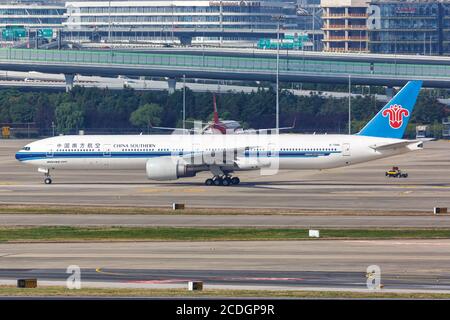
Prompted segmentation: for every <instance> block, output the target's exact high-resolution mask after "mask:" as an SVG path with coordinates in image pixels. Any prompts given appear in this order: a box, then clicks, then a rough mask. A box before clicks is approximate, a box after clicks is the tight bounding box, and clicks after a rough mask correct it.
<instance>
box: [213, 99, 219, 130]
mask: <svg viewBox="0 0 450 320" xmlns="http://www.w3.org/2000/svg"><path fill="white" fill-rule="evenodd" d="M213 105H214V123H215V124H218V123H219V113H218V112H217V101H216V95H215V94H214V95H213Z"/></svg>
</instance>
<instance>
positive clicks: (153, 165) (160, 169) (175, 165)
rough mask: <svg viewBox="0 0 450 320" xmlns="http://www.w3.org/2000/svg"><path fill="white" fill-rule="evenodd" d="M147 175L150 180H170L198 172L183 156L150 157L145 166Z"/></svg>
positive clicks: (192, 175) (191, 175)
mask: <svg viewBox="0 0 450 320" xmlns="http://www.w3.org/2000/svg"><path fill="white" fill-rule="evenodd" d="M145 169H146V171H147V177H148V178H149V179H150V180H156V181H168V180H176V179H179V178H184V177H194V176H195V174H196V172H195V171H194V170H192V168H189V167H188V166H187V165H186V162H185V161H184V160H183V159H181V158H166V157H164V158H163V157H161V158H154V159H149V160H148V161H147V164H146V166H145Z"/></svg>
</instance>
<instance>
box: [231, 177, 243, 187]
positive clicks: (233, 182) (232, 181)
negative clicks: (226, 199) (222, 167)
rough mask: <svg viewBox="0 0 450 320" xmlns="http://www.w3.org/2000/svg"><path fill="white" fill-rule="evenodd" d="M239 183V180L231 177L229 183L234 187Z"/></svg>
mask: <svg viewBox="0 0 450 320" xmlns="http://www.w3.org/2000/svg"><path fill="white" fill-rule="evenodd" d="M239 182H241V180H240V179H239V178H238V177H233V178H231V183H232V184H234V185H236V184H239Z"/></svg>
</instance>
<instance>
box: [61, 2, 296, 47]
mask: <svg viewBox="0 0 450 320" xmlns="http://www.w3.org/2000/svg"><path fill="white" fill-rule="evenodd" d="M295 5H296V3H295V1H293V2H291V3H289V2H286V1H282V0H259V1H233V0H229V1H227V0H223V1H220V0H211V1H210V0H197V1H192V0H178V1H171V0H169V1H158V0H147V1H78V2H70V1H69V2H66V9H67V13H66V17H67V20H66V21H65V22H64V26H65V27H66V30H68V31H71V30H72V31H80V32H88V31H92V30H96V31H97V32H99V33H102V32H103V35H101V37H102V38H103V37H104V33H105V32H107V37H108V38H112V39H111V40H112V41H120V40H121V39H122V40H125V39H130V38H132V37H133V34H134V35H135V37H136V38H137V37H139V38H148V39H151V38H152V39H159V40H161V38H164V39H167V37H170V33H171V32H172V33H173V32H175V31H177V30H182V29H183V30H192V31H193V32H194V33H195V34H196V36H198V37H202V38H205V36H202V31H204V30H218V31H220V30H224V31H227V30H242V32H244V31H249V30H267V29H272V30H274V29H276V28H277V21H275V20H274V16H279V15H283V16H284V22H283V23H284V24H286V25H289V26H290V27H292V28H295V19H296V17H297V16H296V10H295V9H296V6H295ZM293 22H294V23H293ZM74 34H75V33H74ZM80 34H82V33H80ZM86 34H87V33H86ZM213 38H214V37H209V39H210V40H211V39H213ZM215 38H216V39H217V38H218V37H215ZM223 38H226V35H225V34H224V35H223ZM238 38H239V39H238ZM172 39H173V37H172ZM243 39H245V37H244V36H242V37H239V36H238V37H236V35H234V36H233V37H232V38H230V39H229V40H243ZM194 40H195V39H194Z"/></svg>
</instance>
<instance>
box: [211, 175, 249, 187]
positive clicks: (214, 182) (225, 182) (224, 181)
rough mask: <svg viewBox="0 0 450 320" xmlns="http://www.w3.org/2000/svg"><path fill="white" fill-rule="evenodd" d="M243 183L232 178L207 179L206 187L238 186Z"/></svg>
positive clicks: (217, 177)
mask: <svg viewBox="0 0 450 320" xmlns="http://www.w3.org/2000/svg"><path fill="white" fill-rule="evenodd" d="M240 182H241V180H240V179H239V178H238V177H230V176H215V177H213V178H212V179H206V180H205V185H207V186H231V185H237V184H239V183H240Z"/></svg>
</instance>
